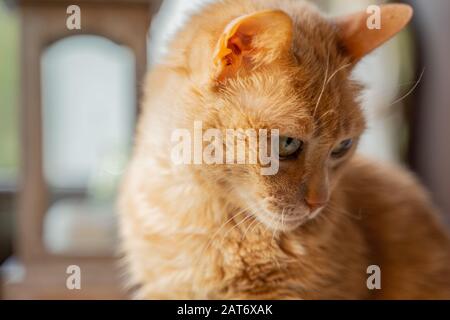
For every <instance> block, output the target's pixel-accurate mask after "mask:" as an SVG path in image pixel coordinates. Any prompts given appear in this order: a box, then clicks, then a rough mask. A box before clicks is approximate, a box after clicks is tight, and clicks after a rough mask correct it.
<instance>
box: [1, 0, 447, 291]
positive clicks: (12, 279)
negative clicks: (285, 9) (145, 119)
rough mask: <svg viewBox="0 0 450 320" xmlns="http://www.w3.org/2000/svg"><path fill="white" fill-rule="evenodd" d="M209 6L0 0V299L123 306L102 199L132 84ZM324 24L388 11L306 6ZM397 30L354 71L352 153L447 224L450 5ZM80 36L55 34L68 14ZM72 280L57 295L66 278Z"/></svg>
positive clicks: (130, 121)
mask: <svg viewBox="0 0 450 320" xmlns="http://www.w3.org/2000/svg"><path fill="white" fill-rule="evenodd" d="M205 2H212V1H211V0H209V1H208V0H197V1H182V0H163V1H160V0H155V1H150V0H147V1H145V0H129V1H126V0H109V1H108V0H90V1H86V0H85V1H76V2H75V3H72V2H67V1H64V0H45V1H39V0H34V1H4V0H0V266H1V267H0V271H1V272H0V298H7V299H17V298H24V299H37V298H41V299H53V298H58V299H71V298H74V299H76V298H86V299H90V298H93V299H103V298H105V299H107V298H126V297H127V296H126V294H125V291H124V290H123V289H122V285H121V272H120V269H119V268H118V263H117V261H116V258H117V236H116V219H115V205H114V199H115V195H116V192H117V186H118V182H119V180H120V176H121V174H122V172H123V170H124V166H125V164H126V162H127V159H128V155H129V152H130V149H131V144H132V135H133V131H134V126H135V123H136V119H137V116H138V113H139V107H138V106H139V98H140V92H141V86H142V79H143V75H144V74H145V72H146V70H148V69H150V68H151V66H152V65H153V64H155V63H157V62H158V60H159V59H160V58H161V57H162V56H163V55H164V53H165V44H166V42H167V40H168V39H170V37H171V36H172V35H173V34H174V33H175V32H176V30H177V29H178V28H179V27H180V26H181V25H182V24H183V22H184V21H185V20H186V19H187V18H188V17H189V14H190V13H191V12H193V11H195V10H197V9H198V7H199V5H201V4H203V3H205ZM312 2H314V3H316V4H317V5H318V6H319V7H320V8H321V9H322V10H323V11H325V12H327V13H329V14H330V15H338V14H345V13H350V12H352V11H356V10H365V9H366V8H367V6H368V5H370V4H379V3H384V2H387V1H368V0H355V1H351V2H350V1H344V0H321V1H312ZM408 3H410V4H411V5H412V6H413V7H414V8H415V16H414V20H413V23H412V24H411V25H410V27H409V28H408V29H407V30H405V31H404V32H402V33H401V34H400V35H399V36H397V37H396V38H395V39H393V40H391V41H389V42H388V43H387V44H386V45H385V46H383V47H382V48H380V49H378V50H376V51H375V52H374V53H372V54H371V55H370V56H368V57H366V58H365V59H364V60H363V61H361V63H360V64H359V66H358V67H357V68H356V70H355V72H354V77H355V78H357V79H359V80H361V81H362V82H363V83H364V84H365V85H366V86H367V90H366V91H365V93H364V97H363V105H364V110H365V112H366V114H367V117H368V118H369V128H368V130H367V132H366V134H365V135H364V138H363V141H362V143H361V146H360V152H362V153H365V154H367V155H369V156H371V157H375V158H377V159H379V160H380V161H388V162H394V163H398V164H401V165H404V166H407V167H409V168H410V169H412V170H413V171H414V172H416V173H417V175H418V176H419V178H420V179H421V181H422V182H423V183H424V184H425V185H426V186H427V187H428V189H429V190H430V193H431V196H432V197H433V199H434V201H435V202H436V204H437V205H438V207H439V208H440V210H441V212H442V214H443V218H444V219H445V220H446V221H447V222H450V126H449V125H448V123H449V122H450V90H449V89H448V84H449V83H450V63H449V60H448V57H449V56H450V37H448V32H449V31H450V21H449V20H450V2H449V1H447V0H426V1H425V0H415V1H413V0H411V1H408ZM71 4H76V5H78V6H79V7H80V9H81V30H68V29H67V27H66V19H67V17H68V16H69V15H70V14H68V13H67V12H66V9H67V7H68V6H69V5H71ZM69 265H78V266H80V268H81V270H82V288H81V290H68V289H67V287H66V279H67V277H68V274H67V273H66V269H67V267H68V266H69Z"/></svg>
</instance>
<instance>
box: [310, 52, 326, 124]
mask: <svg viewBox="0 0 450 320" xmlns="http://www.w3.org/2000/svg"><path fill="white" fill-rule="evenodd" d="M329 65H330V49H329V48H328V54H327V66H326V69H325V77H324V79H323V84H322V89H321V90H320V94H319V98H318V99H317V102H316V106H315V107H314V112H313V117H315V115H316V112H317V108H318V106H319V103H320V100H321V99H322V95H323V93H324V91H325V86H326V85H327V81H328V69H329Z"/></svg>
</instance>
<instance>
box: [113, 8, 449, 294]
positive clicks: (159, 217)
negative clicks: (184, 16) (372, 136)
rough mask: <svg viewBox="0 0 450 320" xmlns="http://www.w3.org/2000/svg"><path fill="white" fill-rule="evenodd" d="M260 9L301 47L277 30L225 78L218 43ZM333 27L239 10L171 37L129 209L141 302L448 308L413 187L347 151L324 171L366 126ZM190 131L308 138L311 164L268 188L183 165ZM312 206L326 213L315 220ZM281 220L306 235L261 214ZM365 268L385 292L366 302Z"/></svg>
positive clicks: (426, 212)
mask: <svg viewBox="0 0 450 320" xmlns="http://www.w3.org/2000/svg"><path fill="white" fill-rule="evenodd" d="M264 9H280V10H283V11H284V12H285V13H287V14H288V15H289V17H290V19H292V22H293V27H292V38H286V34H289V31H288V30H287V29H283V28H286V26H288V25H289V23H288V24H284V25H280V28H279V29H278V28H274V27H271V29H270V32H269V33H268V34H267V33H266V34H263V35H262V36H261V37H260V38H258V41H259V42H258V43H259V44H260V47H259V48H258V49H261V50H253V51H250V52H249V53H248V54H249V55H250V56H249V57H244V59H243V60H241V61H240V64H238V66H237V67H236V69H233V67H234V65H233V64H234V63H235V62H236V61H237V60H235V58H234V57H231V60H230V61H228V62H230V63H228V64H221V61H220V59H221V58H223V57H222V56H220V49H221V48H218V47H217V43H218V41H219V38H220V37H221V35H222V34H223V32H224V30H225V29H226V27H227V25H229V24H230V22H231V21H232V20H233V19H236V18H238V17H241V16H243V15H246V14H252V13H255V12H259V11H261V10H264ZM276 14H278V13H276ZM284 15H285V14H284ZM278 18H280V19H281V20H282V21H288V20H286V19H285V17H282V16H279V15H278V16H275V17H274V20H273V21H274V23H277V19H278ZM283 19H284V20H283ZM281 20H280V21H281ZM282 21H281V22H280V23H281V24H283V23H284V22H282ZM338 23H339V22H338V20H333V21H332V20H329V19H326V18H324V17H323V16H322V15H321V14H320V13H318V12H317V11H316V10H315V8H312V7H310V5H307V4H305V3H303V2H298V1H281V0H278V1H251V0H242V1H236V0H232V1H221V2H219V3H216V4H212V5H209V6H207V7H206V8H204V9H203V10H202V11H201V12H200V13H199V14H197V15H195V16H193V17H192V18H191V20H190V21H189V23H188V24H187V25H186V26H185V27H184V29H183V30H182V31H180V32H179V33H178V34H177V35H176V37H175V40H174V41H173V42H172V44H171V46H170V53H169V55H168V56H167V57H166V59H165V60H164V62H163V63H161V64H159V65H157V66H155V67H154V69H153V70H152V72H150V74H149V76H148V79H147V82H146V86H145V88H146V96H145V100H144V103H143V110H142V114H141V117H140V121H139V126H138V130H137V137H136V146H135V150H134V154H133V159H132V161H131V164H130V166H129V169H128V171H127V174H126V176H125V180H124V183H123V186H122V190H121V196H120V212H121V214H120V220H121V221H120V227H121V234H122V238H123V249H124V252H125V261H126V263H127V268H128V271H129V272H128V274H129V283H130V284H132V285H136V286H137V287H138V289H137V292H136V293H137V294H136V296H137V297H139V298H163V299H165V298H176V299H178V298H188V299H189V298H197V299H198V298H199V299H217V298H224V299H228V298H245V299H260V298H264V299H265V298H268V299H285V298H294V299H295V298H305V299H324V298H344V299H348V298H354V299H365V298H384V299H389V298H450V246H449V238H448V236H447V234H446V232H445V230H444V228H443V227H442V226H441V225H440V222H439V221H438V219H437V218H436V216H435V209H434V207H433V205H432V204H431V203H430V200H429V198H428V196H427V194H426V192H425V191H424V190H423V189H422V188H421V187H420V185H419V184H418V183H417V181H416V179H415V178H414V177H413V176H412V175H411V174H409V173H408V172H406V171H405V170H403V169H401V168H398V167H390V166H385V165H379V164H378V163H374V162H371V161H369V160H366V159H363V158H361V157H359V156H356V155H352V153H353V150H354V148H353V149H352V152H350V153H349V154H348V155H347V156H346V157H345V158H344V159H342V160H339V161H336V162H332V161H331V160H329V159H328V154H329V150H330V149H331V148H332V147H333V146H334V145H336V144H337V143H339V141H341V140H342V139H344V138H346V137H352V138H354V139H355V141H356V140H357V139H358V137H359V136H360V134H361V133H362V132H363V129H364V126H365V123H364V118H363V115H362V113H361V110H360V107H359V105H358V101H357V100H356V99H357V96H358V94H359V92H360V89H361V88H360V86H359V85H358V84H357V83H354V82H353V81H352V80H351V79H350V73H351V69H352V67H353V65H354V63H356V61H357V60H358V59H359V58H360V57H361V56H360V55H359V54H357V53H355V54H353V55H352V52H353V53H354V52H356V51H352V48H351V47H348V48H347V47H346V46H345V43H342V41H344V40H345V37H346V36H344V35H343V34H342V33H340V32H343V31H342V30H340V29H339V28H338V27H336V25H337V24H338ZM289 27H290V26H289ZM397 31H398V30H396V31H395V32H397ZM262 32H263V33H264V31H262ZM391 33H393V32H391ZM267 36H269V38H268V37H267ZM280 39H282V40H283V39H287V40H289V45H288V46H285V43H283V41H284V40H283V41H281V40H280ZM225 40H227V39H225ZM384 40H385V39H384ZM381 42H382V41H378V43H375V44H373V45H372V44H370V43H369V45H368V46H369V47H368V48H363V50H364V52H362V51H361V50H360V51H359V53H361V52H362V53H366V52H368V51H370V50H371V49H373V48H372V47H376V46H377V45H379V44H380V43H381ZM254 43H256V41H255V42H254ZM252 44H253V43H252ZM225 45H227V44H226V42H225ZM234 53H236V52H234ZM237 53H238V54H239V53H241V52H240V51H237ZM232 54H233V53H232ZM217 55H218V56H217ZM214 58H218V59H219V63H218V64H217V63H216V64H215V63H214ZM228 67H230V69H226V68H228ZM327 74H328V76H327ZM331 75H333V76H332V77H331V78H330V76H331ZM325 77H327V78H326V79H329V78H330V80H329V81H324V78H325ZM319 97H320V98H319ZM194 120H201V121H203V123H204V127H205V128H219V129H224V128H280V131H281V134H284V135H291V136H295V137H302V139H304V140H305V150H304V151H303V152H302V154H301V155H300V156H299V157H298V159H296V160H290V161H287V162H281V163H280V171H279V172H278V174H276V175H275V176H261V175H260V173H259V170H257V169H258V168H257V166H254V165H253V166H250V165H248V166H246V165H179V166H175V165H174V164H173V163H172V162H171V159H170V152H171V148H172V147H173V143H172V142H171V141H170V137H171V132H172V130H174V129H176V128H188V129H189V128H192V126H193V122H194ZM304 198H305V199H306V198H308V199H309V200H311V199H312V201H313V202H314V201H317V202H321V203H322V202H325V201H326V202H327V203H326V205H325V207H324V208H323V209H322V211H321V212H320V214H318V215H317V216H314V217H313V216H312V215H313V214H312V213H311V212H309V211H308V210H307V206H306V205H305V201H304V200H303V199H304ZM264 199H265V200H264ZM263 200H264V201H263ZM262 203H264V204H265V205H267V206H266V207H264V208H262ZM284 208H291V209H292V208H294V209H292V210H290V211H287V212H288V213H287V218H286V220H289V219H288V218H289V217H295V216H296V215H297V216H298V215H304V216H305V217H307V218H308V219H309V220H308V221H306V222H305V221H303V223H302V224H301V225H291V226H288V223H286V225H287V226H285V222H284V221H281V222H282V223H281V224H280V223H279V220H277V221H278V222H277V223H274V224H271V222H270V221H269V222H268V221H267V217H265V216H264V215H263V214H262V212H266V213H267V212H271V214H272V215H274V216H276V215H277V214H278V216H277V217H278V218H279V216H281V213H282V211H283V210H284ZM308 212H309V213H308ZM283 214H284V211H283ZM314 215H315V214H314ZM278 218H277V219H278ZM283 218H284V216H283ZM369 265H378V266H380V268H381V285H382V288H381V290H369V289H368V288H367V285H366V280H367V278H368V276H369V275H368V274H367V272H366V270H367V267H368V266H369Z"/></svg>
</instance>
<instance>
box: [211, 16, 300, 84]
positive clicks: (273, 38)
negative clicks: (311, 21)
mask: <svg viewBox="0 0 450 320" xmlns="http://www.w3.org/2000/svg"><path fill="white" fill-rule="evenodd" d="M291 43H292V20H291V18H290V17H289V16H288V15H287V14H286V13H285V12H283V11H281V10H264V11H259V12H255V13H252V14H248V15H244V16H241V17H238V18H236V19H234V20H233V21H231V22H230V23H229V24H228V25H227V26H226V28H225V30H224V31H223V33H222V35H221V37H220V39H219V41H218V42H217V45H216V48H215V51H214V65H215V68H216V74H215V78H216V79H217V80H219V81H222V80H224V79H227V78H229V77H232V76H235V75H236V74H237V72H238V71H239V72H240V71H242V72H246V71H251V70H253V68H256V67H258V66H260V65H262V64H265V63H271V62H273V61H275V60H276V59H278V58H280V57H281V56H282V55H287V54H289V52H290V49H291Z"/></svg>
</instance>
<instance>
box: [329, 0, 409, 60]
mask: <svg viewBox="0 0 450 320" xmlns="http://www.w3.org/2000/svg"><path fill="white" fill-rule="evenodd" d="M372 9H373V10H372ZM412 14H413V9H412V8H411V6H409V5H406V4H385V5H380V6H372V7H369V8H368V10H367V11H362V12H358V13H354V14H350V15H348V16H344V17H338V18H335V19H334V22H335V24H336V26H337V28H338V32H339V36H340V39H341V43H342V45H343V46H344V48H345V49H346V50H347V52H348V54H349V55H350V56H351V58H352V60H353V61H355V62H356V61H358V60H359V59H361V58H362V57H364V56H365V55H366V54H368V53H369V52H371V51H372V50H374V49H375V48H377V47H379V46H380V45H382V44H383V43H384V42H386V41H387V40H389V39H390V38H392V37H393V36H394V35H395V34H397V33H398V32H400V31H401V30H402V29H403V28H404V27H405V26H406V24H407V23H408V22H409V20H410V19H411V17H412Z"/></svg>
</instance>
